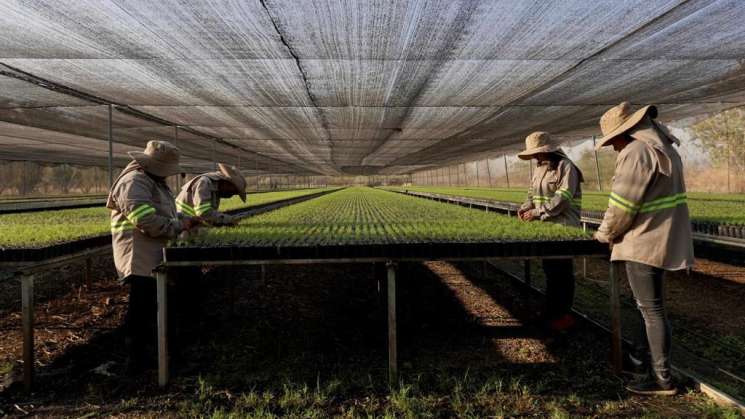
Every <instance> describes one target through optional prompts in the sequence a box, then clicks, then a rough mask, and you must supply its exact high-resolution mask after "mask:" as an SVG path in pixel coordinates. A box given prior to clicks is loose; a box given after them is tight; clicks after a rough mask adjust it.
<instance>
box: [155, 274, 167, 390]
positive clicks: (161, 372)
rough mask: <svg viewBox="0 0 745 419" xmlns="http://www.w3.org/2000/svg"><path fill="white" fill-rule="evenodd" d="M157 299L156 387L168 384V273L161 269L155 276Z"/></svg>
mask: <svg viewBox="0 0 745 419" xmlns="http://www.w3.org/2000/svg"><path fill="white" fill-rule="evenodd" d="M155 280H156V287H157V292H156V294H157V298H158V385H159V386H161V387H165V386H166V385H167V384H168V380H169V378H170V377H169V374H168V271H167V270H166V268H161V269H160V270H158V272H156V274H155Z"/></svg>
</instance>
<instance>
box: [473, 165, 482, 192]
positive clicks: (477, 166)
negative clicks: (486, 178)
mask: <svg viewBox="0 0 745 419" xmlns="http://www.w3.org/2000/svg"><path fill="white" fill-rule="evenodd" d="M474 164H475V165H476V187H479V186H481V177H479V162H478V160H477V161H475V162H474Z"/></svg>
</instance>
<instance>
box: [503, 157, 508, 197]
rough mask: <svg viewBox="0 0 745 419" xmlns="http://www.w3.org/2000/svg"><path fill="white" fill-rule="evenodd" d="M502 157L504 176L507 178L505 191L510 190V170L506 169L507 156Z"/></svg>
mask: <svg viewBox="0 0 745 419" xmlns="http://www.w3.org/2000/svg"><path fill="white" fill-rule="evenodd" d="M502 157H504V176H505V177H506V178H507V189H510V169H509V168H508V167H507V155H506V154H504V155H502Z"/></svg>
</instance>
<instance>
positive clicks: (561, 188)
mask: <svg viewBox="0 0 745 419" xmlns="http://www.w3.org/2000/svg"><path fill="white" fill-rule="evenodd" d="M561 154H562V156H563V157H562V158H561V160H559V161H558V162H555V163H554V162H545V163H543V164H539V165H538V166H537V167H536V169H535V170H534V171H533V178H532V179H531V186H530V190H529V191H528V198H527V200H526V201H525V203H523V205H522V206H521V207H520V209H522V210H530V211H532V212H533V215H534V216H535V217H536V218H538V219H540V220H542V221H549V222H553V223H558V224H563V225H567V226H572V227H579V226H580V209H581V205H582V186H581V183H582V181H583V178H582V172H580V170H579V169H578V168H577V166H575V165H574V163H572V161H571V160H569V158H567V157H566V156H564V155H563V152H562V153H561Z"/></svg>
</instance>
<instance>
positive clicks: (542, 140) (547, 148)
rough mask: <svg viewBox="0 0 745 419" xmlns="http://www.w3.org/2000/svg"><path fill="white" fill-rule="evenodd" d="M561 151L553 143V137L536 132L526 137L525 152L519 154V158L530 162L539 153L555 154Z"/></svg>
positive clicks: (545, 133)
mask: <svg viewBox="0 0 745 419" xmlns="http://www.w3.org/2000/svg"><path fill="white" fill-rule="evenodd" d="M559 150H560V147H559V145H558V144H555V143H554V142H553V141H551V136H550V135H549V134H548V133H547V132H543V131H536V132H534V133H532V134H530V135H528V136H527V137H525V151H521V152H520V153H518V154H517V157H519V158H521V159H523V160H530V159H532V158H533V156H535V155H536V154H538V153H553V152H554V151H559Z"/></svg>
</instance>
